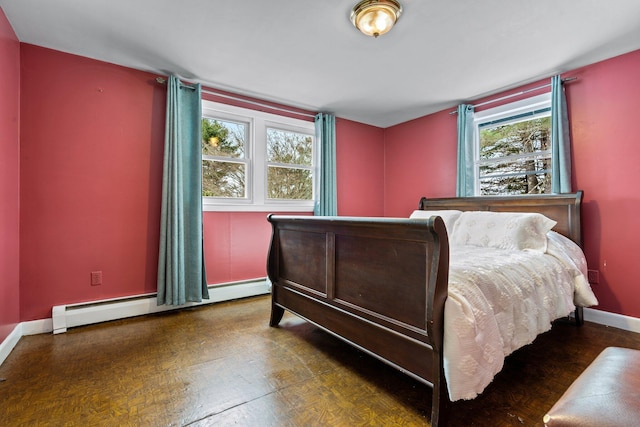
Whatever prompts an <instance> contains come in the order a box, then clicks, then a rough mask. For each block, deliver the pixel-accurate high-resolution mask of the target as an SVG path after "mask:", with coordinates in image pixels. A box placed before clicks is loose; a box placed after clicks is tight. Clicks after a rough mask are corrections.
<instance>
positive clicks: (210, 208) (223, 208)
mask: <svg viewBox="0 0 640 427" xmlns="http://www.w3.org/2000/svg"><path fill="white" fill-rule="evenodd" d="M202 211H203V212H313V205H291V204H272V205H241V204H228V205H225V204H206V203H203V204H202Z"/></svg>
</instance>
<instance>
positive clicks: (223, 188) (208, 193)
mask: <svg viewBox="0 0 640 427" xmlns="http://www.w3.org/2000/svg"><path fill="white" fill-rule="evenodd" d="M246 175H247V174H246V165H245V164H244V163H233V162H220V161H212V160H203V161H202V196H203V197H231V198H244V197H246V195H245V194H246V193H245V188H246V185H245V182H246Z"/></svg>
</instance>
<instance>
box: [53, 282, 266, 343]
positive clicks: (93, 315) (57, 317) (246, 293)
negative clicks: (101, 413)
mask: <svg viewBox="0 0 640 427" xmlns="http://www.w3.org/2000/svg"><path fill="white" fill-rule="evenodd" d="M270 289H271V288H270V283H269V282H268V280H267V279H265V278H260V279H255V280H250V281H245V282H233V283H226V284H216V285H209V299H207V300H202V301H201V302H189V303H186V304H183V305H180V306H173V305H160V306H159V305H158V304H157V295H156V293H150V294H143V295H136V296H131V297H126V298H112V299H107V300H101V301H89V302H85V303H78V304H68V305H59V306H55V307H53V309H52V320H53V333H54V334H59V333H63V332H66V331H67V328H72V327H76V326H84V325H90V324H93V323H100V322H107V321H110V320H117V319H125V318H127V317H134V316H142V315H145V314H152V313H159V312H162V311H169V310H176V309H180V308H186V307H195V306H200V305H205V304H212V303H216V302H222V301H230V300H234V299H239V298H246V297H251V296H256V295H264V294H268V293H269V292H270Z"/></svg>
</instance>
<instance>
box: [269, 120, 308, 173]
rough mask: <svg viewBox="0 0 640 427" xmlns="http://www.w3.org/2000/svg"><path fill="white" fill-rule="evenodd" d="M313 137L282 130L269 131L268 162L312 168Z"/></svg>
mask: <svg viewBox="0 0 640 427" xmlns="http://www.w3.org/2000/svg"><path fill="white" fill-rule="evenodd" d="M312 160H313V137H312V136H311V135H305V134H302V133H295V132H290V131H285V130H280V129H273V128H268V129H267V161H268V162H273V163H283V164H293V165H305V166H311V162H312Z"/></svg>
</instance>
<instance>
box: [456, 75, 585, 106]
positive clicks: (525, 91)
mask: <svg viewBox="0 0 640 427" xmlns="http://www.w3.org/2000/svg"><path fill="white" fill-rule="evenodd" d="M574 80H578V78H577V77H567V78H566V79H562V83H567V82H572V81H574ZM549 86H551V83H547V84H544V85H541V86H537V87H532V88H531V89H526V90H523V91H520V92H517V93H512V94H510V95H505V96H501V97H500V98H496V99H490V100H489V101H484V102H481V103H479V104H473V108H476V107H482V106H483V105H487V104H493V103H494V102H499V101H503V100H505V99H509V98H513V97H516V96H520V95H524V94H527V93H529V92H534V91H536V90H540V89H544V88H545V87H549ZM457 113H458V110H453V111H450V112H449V114H457Z"/></svg>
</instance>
